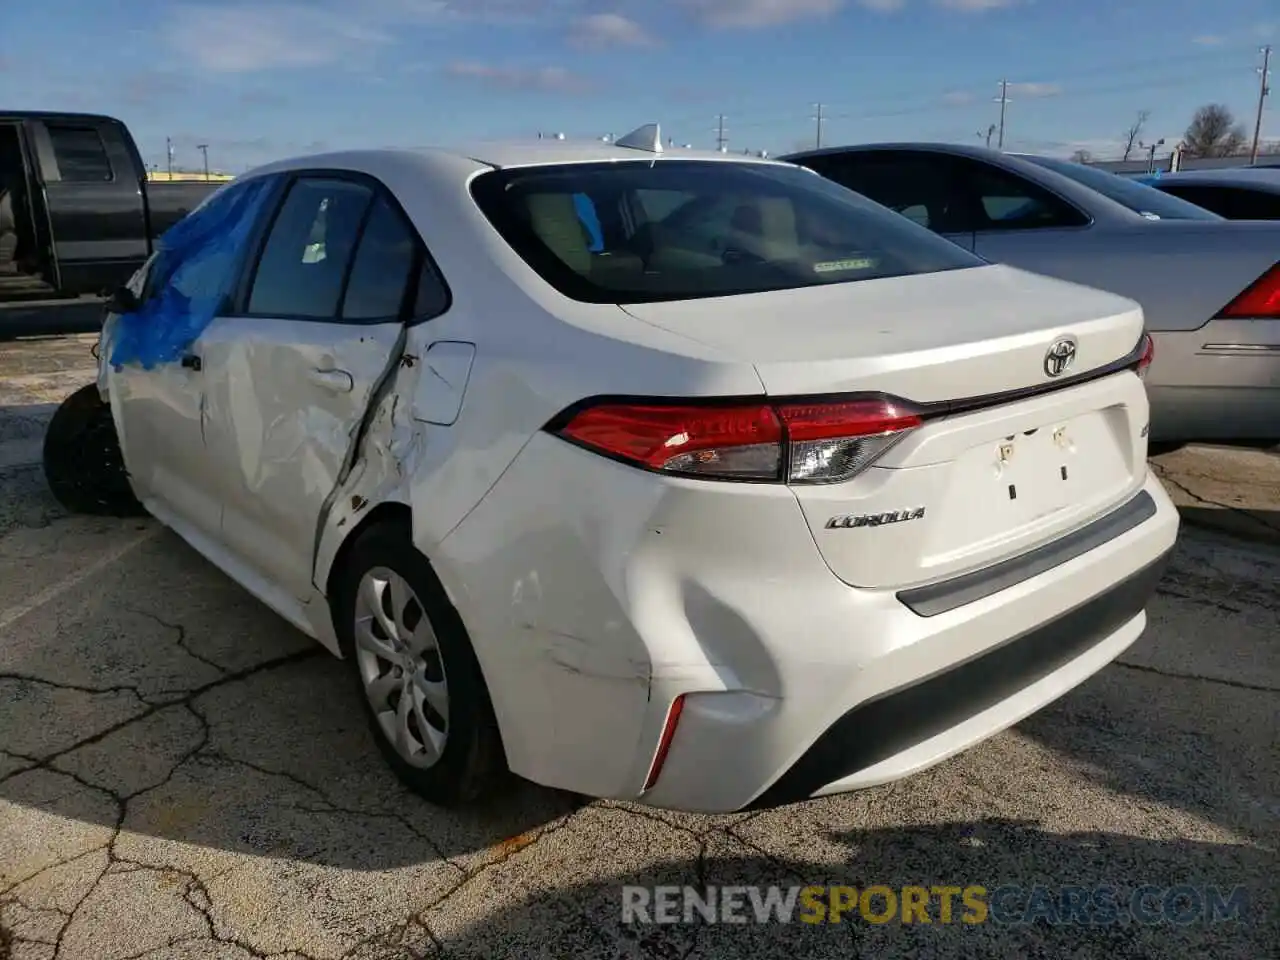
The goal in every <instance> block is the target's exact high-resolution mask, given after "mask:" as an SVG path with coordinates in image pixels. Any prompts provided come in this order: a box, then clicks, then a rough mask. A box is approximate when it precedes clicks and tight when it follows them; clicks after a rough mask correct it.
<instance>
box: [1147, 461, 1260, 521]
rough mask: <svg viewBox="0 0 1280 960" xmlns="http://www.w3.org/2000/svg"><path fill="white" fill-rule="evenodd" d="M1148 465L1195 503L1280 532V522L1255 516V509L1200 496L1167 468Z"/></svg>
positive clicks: (1158, 475) (1163, 480)
mask: <svg viewBox="0 0 1280 960" xmlns="http://www.w3.org/2000/svg"><path fill="white" fill-rule="evenodd" d="M1150 466H1151V470H1152V471H1153V472H1154V473H1155V475H1156V476H1157V477H1159V478H1160V482H1161V483H1167V484H1169V486H1171V487H1176V488H1177V489H1178V490H1181V491H1182V492H1183V493H1185V494H1186V495H1187V496H1188V497H1190V498H1191V499H1192V500H1194V501H1195V502H1196V503H1197V504H1203V505H1204V506H1209V507H1217V508H1218V509H1220V510H1226V511H1228V512H1230V513H1234V514H1239V515H1240V516H1242V517H1244V518H1245V519H1247V520H1250V521H1252V522H1253V523H1256V524H1257V525H1258V526H1260V527H1262V528H1264V529H1266V530H1268V531H1271V532H1272V533H1280V524H1277V523H1272V522H1271V521H1269V520H1267V519H1264V518H1263V517H1259V516H1257V515H1256V514H1257V511H1253V510H1249V509H1247V508H1245V507H1236V506H1232V505H1231V504H1229V503H1222V502H1221V501H1219V500H1211V499H1209V498H1208V497H1202V496H1200V494H1198V493H1196V492H1195V491H1194V490H1192V489H1191V488H1190V487H1188V486H1187V485H1186V484H1185V483H1183V482H1182V481H1181V480H1175V479H1174V478H1173V477H1171V476H1170V475H1169V471H1168V468H1166V467H1164V466H1162V465H1161V464H1159V463H1155V462H1152V463H1151V465H1150ZM1183 519H1184V520H1186V522H1187V523H1189V524H1190V525H1191V526H1195V527H1208V528H1209V529H1212V526H1211V525H1208V524H1203V523H1197V522H1196V521H1195V520H1194V519H1188V518H1186V517H1184V518H1183Z"/></svg>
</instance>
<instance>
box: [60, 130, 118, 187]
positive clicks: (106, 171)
mask: <svg viewBox="0 0 1280 960" xmlns="http://www.w3.org/2000/svg"><path fill="white" fill-rule="evenodd" d="M45 130H47V131H48V133H49V142H50V143H51V144H52V145H53V158H54V160H55V161H57V164H58V173H59V174H60V175H61V177H62V180H63V182H64V183H102V182H104V181H107V180H112V179H114V178H115V175H114V173H113V172H112V170H111V160H110V158H109V157H108V156H107V148H106V146H105V145H104V144H103V142H102V137H101V136H100V135H99V133H98V131H97V130H96V129H94V128H93V127H70V126H61V125H58V124H46V125H45Z"/></svg>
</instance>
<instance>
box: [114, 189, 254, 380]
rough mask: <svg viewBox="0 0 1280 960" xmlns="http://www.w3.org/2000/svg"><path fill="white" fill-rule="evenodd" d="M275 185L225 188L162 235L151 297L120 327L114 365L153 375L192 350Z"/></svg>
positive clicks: (221, 299)
mask: <svg viewBox="0 0 1280 960" xmlns="http://www.w3.org/2000/svg"><path fill="white" fill-rule="evenodd" d="M270 186H271V182H270V181H269V180H267V179H265V178H264V179H260V180H250V181H246V182H244V183H239V184H233V185H231V186H229V187H225V188H223V189H222V190H220V191H218V193H216V194H215V195H214V196H212V197H210V198H209V200H208V202H206V203H205V204H203V205H202V206H200V207H198V208H197V209H195V210H193V211H192V212H191V213H189V214H188V215H187V216H185V217H183V218H182V219H181V220H179V221H178V222H177V223H175V224H174V225H173V226H172V227H170V228H169V230H167V231H166V232H165V234H164V236H162V237H161V238H160V240H159V242H158V244H157V247H158V249H159V252H158V253H157V255H156V258H155V261H154V262H153V263H152V265H151V272H150V275H149V282H148V284H147V286H148V288H149V289H150V290H151V291H152V293H151V295H150V296H148V297H147V298H146V300H144V301H143V303H142V306H141V308H140V309H138V310H137V311H136V312H134V313H127V314H123V315H121V316H120V317H119V318H118V319H117V321H116V329H115V333H114V336H113V340H114V346H113V349H112V351H111V358H110V362H111V364H112V366H114V367H116V368H119V367H122V366H125V365H126V364H131V363H137V364H140V365H141V366H142V367H143V368H144V369H147V370H150V369H152V368H154V367H155V366H156V365H157V364H161V363H172V362H174V361H175V360H178V359H179V358H181V357H182V355H183V354H184V353H186V352H187V351H188V350H189V349H190V347H191V344H192V343H194V342H195V340H196V338H197V337H199V336H200V334H201V333H203V332H204V329H205V327H207V326H209V324H210V323H212V322H213V320H214V318H215V317H216V316H217V315H218V312H219V311H220V310H221V308H222V305H223V303H224V301H225V300H226V298H227V296H228V295H229V294H230V293H231V287H232V284H233V283H234V282H235V279H236V274H237V272H238V268H239V266H240V263H241V254H242V252H243V251H244V246H245V242H246V241H247V240H248V237H249V232H250V230H252V228H253V224H254V222H255V221H256V220H257V218H258V214H259V213H260V212H261V210H262V206H263V204H264V203H265V202H266V200H267V198H268V197H269V196H270V194H271V191H270Z"/></svg>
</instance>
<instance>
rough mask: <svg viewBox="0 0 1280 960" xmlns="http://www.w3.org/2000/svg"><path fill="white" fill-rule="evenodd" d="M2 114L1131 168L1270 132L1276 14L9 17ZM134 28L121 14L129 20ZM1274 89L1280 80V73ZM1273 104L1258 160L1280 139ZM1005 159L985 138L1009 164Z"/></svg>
mask: <svg viewBox="0 0 1280 960" xmlns="http://www.w3.org/2000/svg"><path fill="white" fill-rule="evenodd" d="M6 6H8V7H9V9H7V10H6V11H5V13H4V15H3V20H4V27H3V30H2V31H0V109H29V110H73V111H89V112H95V113H107V114H110V115H112V116H116V117H119V118H120V119H122V120H124V121H125V122H126V123H128V124H129V126H130V128H131V130H132V131H133V133H134V136H135V137H136V138H137V139H138V141H139V146H140V148H141V149H142V151H143V154H144V156H145V157H146V159H147V160H148V162H150V163H154V164H158V165H159V166H160V169H163V168H164V165H165V138H166V137H170V138H172V141H173V145H174V162H175V164H176V166H177V167H178V168H185V169H197V168H199V166H200V164H201V159H200V154H199V152H198V151H197V149H196V145H197V144H200V143H204V144H208V151H209V163H210V166H211V167H213V168H214V169H219V170H225V171H227V172H233V173H238V172H242V171H243V170H245V169H248V168H249V167H252V166H253V165H256V164H258V163H263V162H266V161H268V160H272V159H276V158H279V157H282V156H288V155H291V154H298V153H310V152H316V151H321V150H328V149H343V148H348V147H389V146H405V147H416V146H427V145H440V146H447V145H449V144H450V143H455V142H462V141H474V140H491V139H510V138H513V137H515V138H523V137H533V136H536V135H537V134H538V133H539V132H543V133H547V134H556V133H563V134H565V135H566V136H567V137H571V138H594V137H600V136H605V135H610V134H612V135H621V134H623V133H626V132H628V131H629V130H631V129H633V128H635V127H638V126H640V125H642V124H644V123H648V122H653V121H658V122H659V123H661V124H662V129H663V133H664V136H669V137H673V138H675V140H676V141H677V142H679V143H689V144H692V145H693V146H696V147H702V148H714V147H715V146H716V137H717V130H718V127H719V124H720V120H719V117H721V116H723V117H724V118H725V119H724V130H725V136H726V138H727V146H728V148H729V149H730V150H747V149H749V150H752V151H756V150H768V151H770V153H771V154H775V155H776V154H778V153H785V152H787V151H789V150H794V149H799V148H802V147H806V148H807V147H811V146H813V145H814V144H815V143H816V142H817V133H818V129H819V123H818V122H817V121H816V120H815V119H814V117H815V116H816V114H817V112H818V108H817V106H816V105H817V104H819V103H820V104H821V105H822V107H821V112H822V114H823V115H824V117H825V118H826V119H825V120H824V121H823V122H822V123H821V132H822V142H823V144H824V145H834V144H837V143H856V142H863V143H865V142H873V141H883V140H907V139H910V140H943V141H952V142H968V143H977V142H981V141H984V140H985V138H986V133H987V131H988V130H989V128H990V127H991V125H992V124H993V123H997V122H998V120H999V114H1000V104H999V103H998V102H997V98H998V95H999V90H1000V86H999V84H1000V81H1001V80H1002V79H1004V80H1006V81H1008V85H1009V86H1008V91H1009V92H1008V100H1009V102H1008V103H1007V104H1006V119H1005V143H1004V145H1005V148H1006V149H1015V150H1024V151H1030V152H1040V153H1047V154H1053V155H1059V156H1067V155H1070V154H1071V153H1072V152H1074V151H1075V150H1078V149H1084V150H1088V151H1090V152H1091V153H1092V154H1094V155H1095V156H1098V157H1099V158H1103V157H1107V158H1110V157H1114V156H1118V154H1119V151H1120V150H1121V149H1122V142H1123V138H1124V134H1125V131H1126V130H1127V129H1128V127H1129V126H1130V124H1132V123H1133V122H1134V120H1135V119H1136V118H1137V117H1138V114H1139V112H1140V111H1148V112H1149V119H1148V121H1147V123H1146V126H1145V128H1144V129H1143V131H1142V133H1141V135H1140V139H1141V140H1143V141H1144V142H1153V141H1155V140H1158V139H1160V138H1165V139H1166V141H1167V143H1169V144H1172V143H1174V142H1176V140H1177V139H1178V138H1179V137H1180V135H1181V133H1182V131H1183V130H1185V128H1186V125H1187V123H1188V121H1189V120H1190V119H1191V115H1192V113H1193V112H1194V111H1195V109H1196V108H1197V107H1198V106H1201V105H1203V104H1206V103H1223V104H1226V105H1227V106H1228V107H1230V109H1231V110H1232V111H1233V112H1234V113H1235V115H1236V117H1237V118H1238V119H1239V120H1240V121H1241V122H1242V123H1243V124H1244V125H1245V127H1246V128H1247V132H1248V133H1249V134H1252V130H1253V120H1254V115H1255V110H1256V107H1257V99H1258V90H1259V74H1258V69H1259V67H1260V65H1261V62H1262V59H1261V53H1260V51H1259V48H1260V46H1261V45H1263V44H1265V43H1268V42H1272V41H1276V40H1280V3H1278V2H1277V0H1212V2H1210V0H610V2H600V0H256V2H255V0H203V2H182V0H117V2H116V3H111V4H108V3H103V2H101V0H44V2H43V3H42V4H36V3H24V4H6ZM123 11H128V12H127V13H125V12H123ZM1271 76H1272V80H1273V86H1276V84H1275V83H1274V81H1275V79H1276V78H1277V77H1280V56H1277V57H1276V58H1274V59H1273V69H1272V73H1271ZM1277 103H1280V98H1278V97H1277V96H1274V95H1273V96H1270V97H1268V99H1267V105H1268V109H1267V111H1266V114H1265V116H1264V119H1263V136H1264V138H1267V137H1270V138H1271V139H1280V108H1278V107H1277ZM996 142H997V138H994V137H993V139H992V144H993V145H995V143H996Z"/></svg>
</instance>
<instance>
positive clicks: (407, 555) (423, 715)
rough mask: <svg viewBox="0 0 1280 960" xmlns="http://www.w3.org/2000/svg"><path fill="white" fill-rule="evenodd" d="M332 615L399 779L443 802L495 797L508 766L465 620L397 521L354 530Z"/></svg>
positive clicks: (385, 755) (379, 740) (363, 700)
mask: <svg viewBox="0 0 1280 960" xmlns="http://www.w3.org/2000/svg"><path fill="white" fill-rule="evenodd" d="M334 617H335V627H336V631H337V634H338V641H339V643H340V645H341V648H342V653H343V656H344V657H345V658H346V659H347V662H348V664H349V666H350V671H351V676H352V680H353V683H354V686H355V688H356V695H357V696H358V697H359V698H360V704H361V708H362V709H363V710H364V713H365V718H366V719H367V721H368V723H369V727H370V730H371V732H372V733H373V737H374V739H375V740H376V741H377V744H378V749H379V751H381V753H382V756H383V758H384V759H385V760H386V762H387V764H388V765H389V766H390V767H391V769H392V770H393V771H394V772H395V774H396V776H397V777H399V778H400V780H401V782H403V783H404V784H405V785H406V786H407V787H409V789H411V790H413V791H414V792H415V793H417V794H418V795H419V796H422V797H423V798H425V799H426V800H428V801H430V802H432V803H434V804H436V805H437V806H442V807H456V806H460V805H463V804H473V803H480V802H483V801H485V800H487V799H489V798H490V797H492V796H493V795H494V794H495V793H496V792H497V788H498V787H499V786H500V785H501V783H502V782H503V781H504V780H505V779H506V777H507V776H508V770H507V761H506V755H505V753H504V751H503V748H502V738H501V735H500V733H499V731H498V721H497V719H496V717H495V716H494V712H493V706H492V704H491V702H490V699H489V691H488V688H487V687H486V685H485V682H484V677H483V676H482V674H481V672H480V664H479V662H478V661H477V660H476V656H475V652H474V651H473V650H472V647H471V641H470V639H469V638H468V637H467V632H466V628H465V627H464V626H463V624H462V618H461V617H459V616H458V612H457V610H455V609H454V607H453V605H452V604H451V603H450V602H449V598H448V596H447V595H446V593H445V591H444V587H443V586H441V584H440V581H439V579H438V578H437V577H436V575H435V571H434V570H432V569H431V564H430V563H428V562H427V559H426V558H425V557H424V556H423V555H422V554H421V553H419V552H418V550H417V548H416V547H414V545H413V542H412V540H411V539H410V536H409V534H408V532H407V531H406V530H405V529H404V528H403V527H402V526H401V525H400V524H397V523H378V524H375V525H374V526H372V527H370V528H369V529H368V530H366V531H364V532H363V533H361V534H359V535H358V539H357V540H356V542H355V543H354V544H353V545H352V547H351V551H350V553H349V554H348V555H347V558H346V560H345V562H344V564H343V569H342V571H341V573H340V574H339V578H338V583H337V585H336V589H335V592H334ZM388 628H390V629H388ZM358 638H363V642H362V641H361V640H358ZM375 646H376V647H377V652H374V650H373V647H375ZM420 648H422V649H420ZM375 703H376V704H377V706H375ZM406 703H407V704H409V706H408V707H406V706H405V704H406ZM440 704H443V709H437V707H438V706H439V705H440ZM399 708H404V709H399ZM397 737H399V738H400V739H399V740H397ZM406 748H407V749H406Z"/></svg>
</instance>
